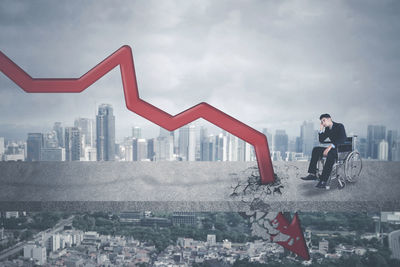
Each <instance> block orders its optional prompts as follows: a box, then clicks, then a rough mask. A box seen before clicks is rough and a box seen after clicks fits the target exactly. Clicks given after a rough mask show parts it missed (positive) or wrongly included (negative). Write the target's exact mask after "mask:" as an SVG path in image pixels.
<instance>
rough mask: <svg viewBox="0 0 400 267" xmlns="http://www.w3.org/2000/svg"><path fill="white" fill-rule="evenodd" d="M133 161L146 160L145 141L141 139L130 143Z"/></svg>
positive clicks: (134, 139) (135, 139)
mask: <svg viewBox="0 0 400 267" xmlns="http://www.w3.org/2000/svg"><path fill="white" fill-rule="evenodd" d="M132 152H133V157H132V158H133V161H141V160H144V159H147V141H146V139H143V138H133V143H132Z"/></svg>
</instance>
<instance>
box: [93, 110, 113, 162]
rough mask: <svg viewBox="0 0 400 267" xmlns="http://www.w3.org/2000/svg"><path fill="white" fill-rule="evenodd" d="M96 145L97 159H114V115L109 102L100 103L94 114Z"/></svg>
mask: <svg viewBox="0 0 400 267" xmlns="http://www.w3.org/2000/svg"><path fill="white" fill-rule="evenodd" d="M96 147H97V160H98V161H113V160H114V159H115V117H114V115H113V108H112V106H111V105H109V104H101V105H100V106H99V111H98V114H97V116H96Z"/></svg>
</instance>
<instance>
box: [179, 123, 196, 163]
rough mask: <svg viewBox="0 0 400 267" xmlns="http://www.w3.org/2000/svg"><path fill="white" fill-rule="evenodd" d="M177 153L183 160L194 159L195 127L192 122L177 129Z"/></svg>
mask: <svg viewBox="0 0 400 267" xmlns="http://www.w3.org/2000/svg"><path fill="white" fill-rule="evenodd" d="M179 155H180V156H181V157H182V159H183V160H185V161H195V160H196V128H195V126H194V125H193V124H190V125H185V126H183V127H181V128H180V129H179Z"/></svg>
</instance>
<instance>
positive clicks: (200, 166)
mask: <svg viewBox="0 0 400 267" xmlns="http://www.w3.org/2000/svg"><path fill="white" fill-rule="evenodd" d="M363 163H364V166H363V170H362V172H361V174H360V178H359V180H358V181H357V182H356V183H354V184H350V183H348V184H347V185H346V187H345V188H344V189H341V190H339V189H338V188H337V186H336V180H334V181H333V182H332V186H331V189H330V190H329V191H327V190H324V189H317V188H315V187H314V185H315V184H316V182H315V181H303V180H301V179H300V177H301V176H304V175H306V174H307V168H308V164H309V163H308V162H273V165H274V171H275V174H276V182H275V183H274V184H270V185H260V184H258V183H257V181H258V180H259V177H258V168H257V163H256V162H0V185H1V186H0V209H2V210H6V209H8V210H9V209H19V210H21V209H27V210H41V209H57V210H60V209H61V210H62V209H66V210H124V209H130V210H143V209H148V210H174V211H186V210H198V211H248V210H249V209H251V210H263V211H298V210H302V211H369V210H375V211H376V210H378V211H379V210H390V211H393V210H400V163H399V162H381V161H364V162H363ZM249 183H250V185H249V186H248V187H247V188H246V185H248V184H249Z"/></svg>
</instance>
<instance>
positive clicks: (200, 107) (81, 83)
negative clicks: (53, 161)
mask: <svg viewBox="0 0 400 267" xmlns="http://www.w3.org/2000/svg"><path fill="white" fill-rule="evenodd" d="M118 65H120V70H121V78H122V85H123V89H124V95H125V102H126V107H127V108H128V109H129V110H130V111H132V112H134V113H136V114H138V115H140V116H142V117H144V118H146V119H147V120H149V121H151V122H153V123H155V124H157V125H159V126H161V127H163V128H164V129H167V130H169V131H173V130H176V129H178V128H180V127H182V126H184V125H186V124H188V123H190V122H192V121H195V120H197V119H199V118H203V119H205V120H207V121H209V122H211V123H213V124H215V125H216V126H218V127H220V128H222V129H224V130H226V131H227V132H229V133H231V134H233V135H235V136H237V137H239V138H240V139H242V140H244V141H246V142H247V143H250V144H251V145H253V146H254V150H255V153H256V158H257V163H258V169H259V172H260V176H261V183H262V184H267V183H272V182H274V181H275V178H274V171H273V166H272V162H271V156H270V152H269V147H268V142H267V138H266V136H265V135H264V134H263V133H261V132H259V131H257V130H255V129H253V128H251V127H250V126H248V125H246V124H244V123H242V122H241V121H239V120H237V119H235V118H233V117H231V116H229V115H228V114H226V113H224V112H222V111H221V110H219V109H217V108H215V107H213V106H211V105H209V104H208V103H206V102H201V103H199V104H197V105H195V106H193V107H191V108H189V109H187V110H184V111H182V112H181V113H179V114H176V115H175V116H172V115H170V114H168V113H167V112H165V111H163V110H161V109H159V108H157V107H155V106H153V105H152V104H150V103H148V102H146V101H144V100H142V99H140V98H139V91H138V86H137V82H136V74H135V67H134V63H133V56H132V50H131V48H130V47H129V46H127V45H124V46H122V47H121V48H119V49H118V50H117V51H115V52H114V53H113V54H111V55H110V56H108V57H107V58H106V59H104V60H103V61H102V62H100V63H99V64H97V65H96V66H95V67H93V68H92V69H91V70H89V71H88V72H87V73H85V74H84V75H82V76H81V77H80V78H66V79H64V78H32V77H31V76H29V74H27V73H26V72H25V71H24V70H23V69H21V68H20V67H19V66H18V65H17V64H15V63H14V62H13V61H12V60H11V59H9V58H8V57H7V56H6V55H5V54H4V53H3V52H1V51H0V70H1V71H2V72H3V73H4V74H5V75H6V76H7V77H8V78H10V79H11V80H12V81H14V82H15V83H16V84H17V85H18V86H20V87H21V88H22V89H23V90H24V91H25V92H28V93H80V92H82V91H84V90H85V89H86V88H88V87H89V86H90V85H92V84H93V83H95V82H96V81H97V80H99V79H100V78H101V77H103V76H104V75H106V74H107V73H108V72H109V71H111V70H112V69H114V68H115V67H116V66H118Z"/></svg>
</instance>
